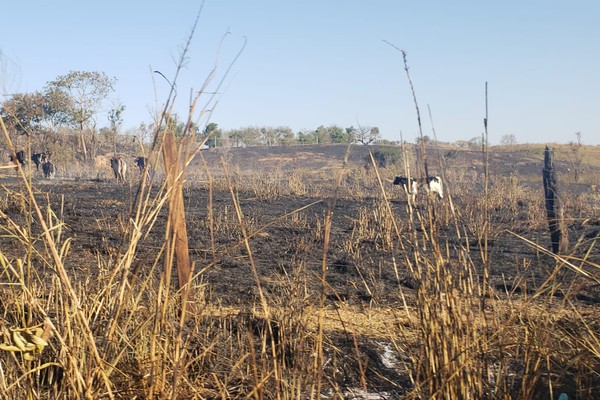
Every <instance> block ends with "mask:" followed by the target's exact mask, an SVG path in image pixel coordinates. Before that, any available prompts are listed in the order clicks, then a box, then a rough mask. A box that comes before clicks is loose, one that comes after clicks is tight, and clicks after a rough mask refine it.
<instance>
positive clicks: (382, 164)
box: [366, 146, 402, 168]
mask: <svg viewBox="0 0 600 400" xmlns="http://www.w3.org/2000/svg"><path fill="white" fill-rule="evenodd" d="M373 158H374V159H375V163H376V164H377V167H378V168H386V167H388V166H392V165H397V164H400V163H401V162H402V151H401V150H400V148H398V147H391V146H390V147H378V148H377V149H375V151H374V152H373ZM366 162H367V165H369V166H370V165H371V158H370V156H367V159H366Z"/></svg>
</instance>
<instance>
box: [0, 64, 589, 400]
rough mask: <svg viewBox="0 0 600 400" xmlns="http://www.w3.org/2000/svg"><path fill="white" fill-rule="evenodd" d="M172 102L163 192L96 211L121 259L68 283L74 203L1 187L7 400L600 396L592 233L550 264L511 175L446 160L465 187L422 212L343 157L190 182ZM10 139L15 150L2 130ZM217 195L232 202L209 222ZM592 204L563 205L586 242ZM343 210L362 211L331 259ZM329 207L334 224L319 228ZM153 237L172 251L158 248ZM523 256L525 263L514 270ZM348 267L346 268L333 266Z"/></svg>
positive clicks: (523, 189)
mask: <svg viewBox="0 0 600 400" xmlns="http://www.w3.org/2000/svg"><path fill="white" fill-rule="evenodd" d="M181 63H183V61H182V62H181ZM171 101H172V99H171V98H169V99H168V101H167V102H166V106H165V109H164V112H163V113H162V115H161V119H160V121H159V123H158V128H157V131H156V132H155V140H154V142H153V146H152V148H151V149H150V152H149V159H150V160H151V164H152V165H153V166H154V167H157V166H159V165H160V164H161V162H160V159H159V158H160V155H162V164H163V168H162V169H161V168H159V169H158V170H162V171H164V172H163V173H164V175H165V179H160V177H158V176H155V177H154V178H155V179H148V177H147V176H146V175H142V178H141V180H138V179H140V178H137V179H135V180H134V179H132V180H131V183H132V186H131V189H132V190H131V197H130V198H129V199H127V200H125V199H115V200H113V201H107V202H101V203H100V204H98V207H99V208H110V209H119V210H120V213H119V218H117V219H114V218H109V217H103V216H101V215H99V216H98V217H97V218H96V224H97V230H98V232H99V234H100V236H102V235H103V233H104V232H106V231H108V230H110V231H112V232H114V231H116V232H118V233H119V243H118V245H112V246H105V248H104V249H102V250H104V251H100V249H98V251H96V252H95V253H93V257H90V258H88V259H86V262H87V263H89V265H77V266H72V267H71V268H66V267H65V260H66V259H67V257H68V256H69V254H70V252H72V251H73V250H72V248H73V247H74V245H76V244H77V243H76V241H77V237H68V236H67V235H66V234H65V231H64V229H65V223H64V217H63V211H64V204H52V203H50V201H49V200H48V197H44V196H43V193H39V192H35V191H34V189H33V188H32V186H31V179H30V177H29V176H27V174H26V172H25V171H23V170H22V169H21V168H20V167H19V168H18V169H17V170H16V171H17V177H18V178H19V183H18V185H16V186H18V187H19V190H12V189H9V188H4V192H3V193H4V195H3V196H2V197H0V210H1V212H0V219H1V223H0V230H1V231H2V235H3V237H4V239H5V240H6V241H7V242H8V243H11V244H13V246H14V248H13V249H11V250H12V252H11V254H15V253H16V254H18V255H19V256H17V257H9V256H8V253H9V252H8V251H6V252H5V251H4V249H3V250H2V251H0V266H1V267H2V268H1V269H0V286H1V287H2V291H0V313H1V314H2V324H1V325H0V335H1V336H0V342H1V344H2V348H1V349H0V397H1V398H2V399H24V398H28V399H47V398H85V399H103V398H108V399H133V398H147V399H163V398H172V399H174V398H190V399H192V398H194V399H216V398H222V399H229V398H255V399H263V398H266V399H305V398H311V399H313V398H336V399H341V398H360V397H353V396H354V395H353V394H352V393H362V398H367V396H368V395H369V394H370V395H371V396H374V395H375V394H376V393H380V395H381V397H382V398H414V399H425V398H427V399H461V398H462V399H467V398H477V399H480V398H494V399H495V398H502V399H532V398H556V397H558V394H559V393H561V392H565V393H568V394H569V396H570V397H572V398H592V397H593V396H594V394H595V393H598V391H599V390H600V325H599V323H598V321H600V318H599V315H598V314H599V313H598V309H597V304H595V305H591V306H586V305H584V303H582V302H581V301H580V296H579V295H580V294H581V293H582V292H583V291H584V290H585V289H586V288H591V287H597V285H598V284H599V283H600V265H598V259H597V257H596V254H597V250H596V247H597V243H596V241H597V240H598V235H597V233H596V235H595V236H594V235H592V236H590V237H588V236H585V235H584V236H582V238H580V240H579V241H578V242H577V243H576V245H573V246H572V248H573V251H572V253H569V254H563V255H560V256H559V255H552V254H549V252H548V251H547V250H546V249H545V247H544V246H540V245H539V244H538V243H539V242H538V241H537V240H536V239H537V238H535V237H534V238H532V237H531V235H539V234H540V232H541V231H542V230H543V229H544V226H545V220H544V213H543V204H542V201H543V199H541V198H540V197H541V194H540V193H537V192H536V191H535V189H532V188H531V187H530V186H528V182H527V181H526V180H524V179H516V178H515V177H499V178H498V179H495V180H494V181H493V182H492V183H491V184H490V185H489V187H487V185H485V186H486V187H485V188H484V187H483V183H482V179H481V176H479V175H478V173H477V170H474V169H473V168H472V166H471V165H462V166H461V165H460V164H459V163H458V161H455V160H447V162H448V163H451V162H452V163H454V162H455V164H454V165H453V168H444V167H441V166H440V168H439V169H440V170H441V171H447V172H448V173H447V176H446V177H445V179H446V180H447V181H448V182H452V186H449V187H448V186H447V192H446V198H445V200H444V201H435V200H433V199H432V198H429V197H427V196H425V195H421V196H419V200H418V202H419V203H418V204H415V205H412V204H410V202H407V201H406V200H407V198H406V196H403V195H402V194H398V192H397V191H393V188H392V186H391V184H390V179H391V178H392V177H393V173H394V172H395V171H380V170H378V169H377V168H376V167H375V165H373V168H372V169H369V170H365V169H364V168H363V166H351V165H349V164H348V163H347V162H346V161H347V158H348V153H347V154H346V160H345V161H344V162H343V163H339V164H340V165H333V166H332V165H327V166H325V167H323V168H319V169H318V170H316V171H315V170H311V169H297V170H294V171H293V172H290V171H289V169H287V167H286V166H287V163H289V162H290V160H288V159H284V158H281V159H280V160H279V162H280V164H281V165H280V166H279V167H276V168H273V169H270V170H269V171H267V172H264V171H261V172H260V173H248V172H247V171H245V170H244V171H243V173H242V170H241V168H240V167H239V166H236V165H231V163H229V162H228V160H227V157H226V155H224V156H223V157H222V160H221V163H220V164H219V165H215V166H213V167H214V168H209V167H208V166H207V163H206V162H202V165H203V168H202V169H201V170H199V171H193V172H192V171H189V170H188V167H189V165H190V164H191V163H192V161H193V160H197V159H200V160H202V161H203V158H202V157H203V156H202V154H201V153H199V150H197V151H196V150H194V147H193V146H192V145H191V144H190V137H189V136H186V135H187V134H188V133H189V132H186V133H184V136H183V137H182V138H175V137H174V136H173V132H171V131H169V129H168V128H167V126H168V124H166V123H165V121H168V119H169V115H170V109H169V106H170V104H171ZM194 104H195V103H194ZM192 109H193V107H192ZM191 119H192V115H191V116H190V120H191ZM0 121H1V120H0ZM2 133H3V135H4V136H5V139H6V141H7V143H9V145H10V135H9V134H8V132H7V131H6V129H5V127H4V125H3V123H2ZM165 146H166V147H165ZM525 151H529V150H525ZM595 151H596V150H595V149H594V152H595ZM405 159H408V157H405ZM584 160H591V158H590V157H587V156H585V157H584ZM261 162H263V163H264V160H262V161H261ZM373 164H375V163H373ZM417 169H418V168H417V165H411V170H417ZM155 170H156V168H155ZM90 173H91V171H86V170H85V169H82V170H80V171H76V172H75V174H76V175H77V177H84V176H90V175H89V174H90ZM486 178H489V176H487V177H486ZM581 178H582V181H583V182H586V181H590V182H591V181H593V180H596V179H597V178H594V177H593V176H588V175H585V174H583V175H582V177H581ZM185 179H187V181H185ZM193 185H197V186H201V187H202V188H204V190H205V191H206V192H207V193H208V198H207V203H206V204H198V203H194V207H202V208H203V209H205V210H207V212H206V216H207V217H206V219H203V220H194V219H193V218H190V217H189V214H187V213H186V211H188V208H186V207H185V206H186V205H187V204H184V201H186V200H185V199H186V197H185V195H186V194H187V193H191V188H192V187H193ZM215 193H228V195H229V198H230V202H229V203H228V204H226V205H215V204H214V203H213V197H214V195H215ZM240 193H244V194H246V195H248V194H251V196H250V195H248V196H246V198H245V201H247V202H250V201H264V202H271V203H275V202H277V201H282V200H285V199H289V198H297V197H307V198H308V199H307V200H310V201H307V202H306V203H305V204H306V205H305V206H302V207H294V208H293V209H290V210H286V211H285V212H283V213H282V214H281V215H274V216H272V217H270V218H269V220H267V221H264V220H261V219H260V218H259V217H260V216H256V215H252V213H251V212H250V210H249V209H250V208H251V207H248V208H245V207H244V205H243V204H242V202H241V200H240ZM585 196H588V197H585V198H583V197H573V198H566V201H565V205H566V208H567V210H568V215H573V216H575V218H576V219H575V220H573V221H572V222H573V224H580V227H583V226H585V225H586V224H587V225H590V224H591V222H590V219H592V218H598V213H599V210H598V202H597V200H598V197H597V195H595V194H593V193H592V194H589V193H588V194H585ZM342 199H353V200H354V201H356V202H360V203H361V204H360V206H359V207H358V209H357V212H356V214H355V215H354V216H352V218H351V221H350V222H351V227H350V229H349V230H348V231H346V232H344V234H343V235H342V239H341V240H340V241H339V243H337V242H335V241H334V237H336V236H335V235H339V232H334V230H335V229H336V226H337V225H336V223H335V222H336V218H338V215H337V212H338V211H337V209H336V202H339V201H340V200H342ZM586 199H587V200H586ZM187 201H188V202H190V201H194V200H190V199H189V198H188V199H187ZM316 205H319V206H322V207H323V208H324V210H325V211H324V213H322V214H317V215H316V216H315V214H314V213H309V212H308V211H307V210H310V208H311V207H314V206H316ZM159 221H162V222H164V224H160V223H159ZM282 225H283V226H285V227H286V228H288V229H295V230H297V231H299V232H302V233H303V234H300V235H297V236H290V237H287V238H285V239H286V240H287V241H288V243H286V245H287V246H288V247H289V249H290V252H292V254H293V255H292V257H291V258H290V260H287V261H286V262H283V260H280V259H277V258H276V257H273V258H269V259H261V258H258V257H256V251H255V249H256V246H257V244H258V242H259V241H260V240H266V239H268V238H269V237H270V235H271V234H270V233H269V232H270V229H272V228H276V227H280V226H282ZM158 226H161V228H164V227H166V229H162V230H160V229H159V228H158ZM191 228H194V229H198V230H199V231H201V232H203V233H204V234H205V235H206V236H209V237H210V248H208V249H202V250H203V251H204V252H205V253H206V254H208V256H206V257H204V258H200V257H199V258H198V260H197V262H198V264H195V263H194V260H192V259H188V257H189V256H190V249H189V248H188V246H187V245H188V244H187V240H186V238H187V235H188V232H189V230H190V229H191ZM153 235H154V236H155V237H160V238H161V240H160V241H159V243H160V245H159V246H156V247H150V248H144V247H143V245H142V244H143V243H144V240H145V239H146V238H148V237H149V236H153ZM103 240H107V239H106V238H103ZM278 243H283V241H282V242H278ZM494 246H497V247H498V250H494ZM513 248H519V249H523V248H525V249H528V250H529V252H527V253H518V252H517V253H515V254H514V255H513V257H512V258H509V257H505V256H503V254H502V253H503V252H506V251H509V250H512V249H513ZM292 250H293V251H292ZM335 251H339V252H341V253H343V254H344V256H345V258H344V259H342V260H339V262H338V265H337V266H336V265H333V263H332V259H331V257H332V254H333V253H334V252H335ZM306 254H312V255H315V254H316V255H317V256H316V257H313V258H311V260H314V259H317V260H318V265H316V266H314V265H309V261H307V260H308V258H307V257H306V258H305V257H303V256H304V255H306ZM496 257H497V258H498V259H499V260H502V262H508V263H510V265H509V266H508V268H506V269H505V271H511V273H510V276H508V274H496V275H494V276H491V275H490V273H489V267H490V266H497V265H496V264H495V263H494V261H495V258H496ZM378 259H379V260H384V261H385V262H384V261H377V260H378ZM226 263H236V265H238V266H240V265H241V267H239V269H236V270H235V272H234V273H240V271H241V272H242V273H243V277H240V278H239V279H238V282H240V281H243V282H244V283H248V284H247V285H246V287H250V288H251V289H250V290H251V291H252V294H253V298H254V299H255V301H254V302H252V303H248V304H243V305H237V306H230V305H225V304H224V299H222V298H219V294H218V293H214V292H213V288H212V285H211V282H210V281H209V280H208V278H207V277H208V272H210V271H212V270H213V269H216V268H217V266H219V265H224V264H226ZM188 267H189V269H188ZM242 267H243V268H245V269H242ZM333 268H342V269H346V272H347V276H344V279H346V282H345V285H346V286H345V287H350V288H352V289H356V291H358V292H360V293H362V294H363V298H362V299H360V300H361V301H354V302H353V299H351V298H349V297H348V296H346V294H345V293H343V292H342V289H344V285H336V284H335V282H333V279H334V278H333V273H332V269H333ZM534 270H535V271H536V272H533V271H534ZM90 271H94V273H93V274H90ZM265 271H270V272H269V273H266V272H265ZM272 271H277V273H273V272H272ZM540 271H541V272H540ZM188 272H189V273H190V275H188V274H187V273H188ZM384 275H385V276H391V277H392V278H391V279H387V281H386V282H383V281H384V279H383V278H382V277H383V276H384ZM336 276H338V275H336ZM532 277H533V278H535V279H533V278H532ZM499 279H501V280H500V281H499ZM389 281H391V282H393V285H392V286H391V287H390V285H389ZM357 288H358V289H357ZM380 299H381V300H380ZM383 299H385V301H383Z"/></svg>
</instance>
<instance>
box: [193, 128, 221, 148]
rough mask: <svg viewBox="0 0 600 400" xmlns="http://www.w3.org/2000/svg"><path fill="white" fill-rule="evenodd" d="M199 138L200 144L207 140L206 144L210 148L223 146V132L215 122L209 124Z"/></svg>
mask: <svg viewBox="0 0 600 400" xmlns="http://www.w3.org/2000/svg"><path fill="white" fill-rule="evenodd" d="M197 137H198V141H199V142H204V141H205V140H206V141H205V142H204V143H205V145H207V146H208V147H219V146H222V142H221V140H222V138H223V132H222V131H221V128H219V125H217V124H216V123H214V122H211V123H209V124H207V125H206V126H205V127H204V129H203V130H202V132H201V133H200V134H199V136H197Z"/></svg>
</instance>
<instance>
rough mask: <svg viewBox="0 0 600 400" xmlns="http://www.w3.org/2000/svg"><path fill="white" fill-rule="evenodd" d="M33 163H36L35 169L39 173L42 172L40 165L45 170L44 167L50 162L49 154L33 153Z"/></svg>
mask: <svg viewBox="0 0 600 400" xmlns="http://www.w3.org/2000/svg"><path fill="white" fill-rule="evenodd" d="M31 161H33V162H34V163H35V168H36V169H37V170H38V171H39V170H40V165H41V166H42V168H43V165H44V164H45V163H46V162H47V161H48V154H47V153H44V152H42V153H33V154H32V155H31Z"/></svg>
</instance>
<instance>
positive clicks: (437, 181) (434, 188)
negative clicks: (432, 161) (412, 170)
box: [394, 176, 444, 201]
mask: <svg viewBox="0 0 600 400" xmlns="http://www.w3.org/2000/svg"><path fill="white" fill-rule="evenodd" d="M394 185H401V186H402V187H403V188H404V191H405V192H407V193H408V194H410V195H411V197H412V200H413V201H414V200H415V196H416V195H417V192H418V187H419V186H420V185H423V186H424V187H425V192H427V193H434V194H435V195H436V196H437V197H439V198H440V199H443V198H444V188H443V185H442V178H440V177H439V176H430V177H428V178H425V179H419V180H416V179H413V178H410V185H409V178H406V177H404V176H397V177H396V179H394ZM409 188H410V191H409Z"/></svg>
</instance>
